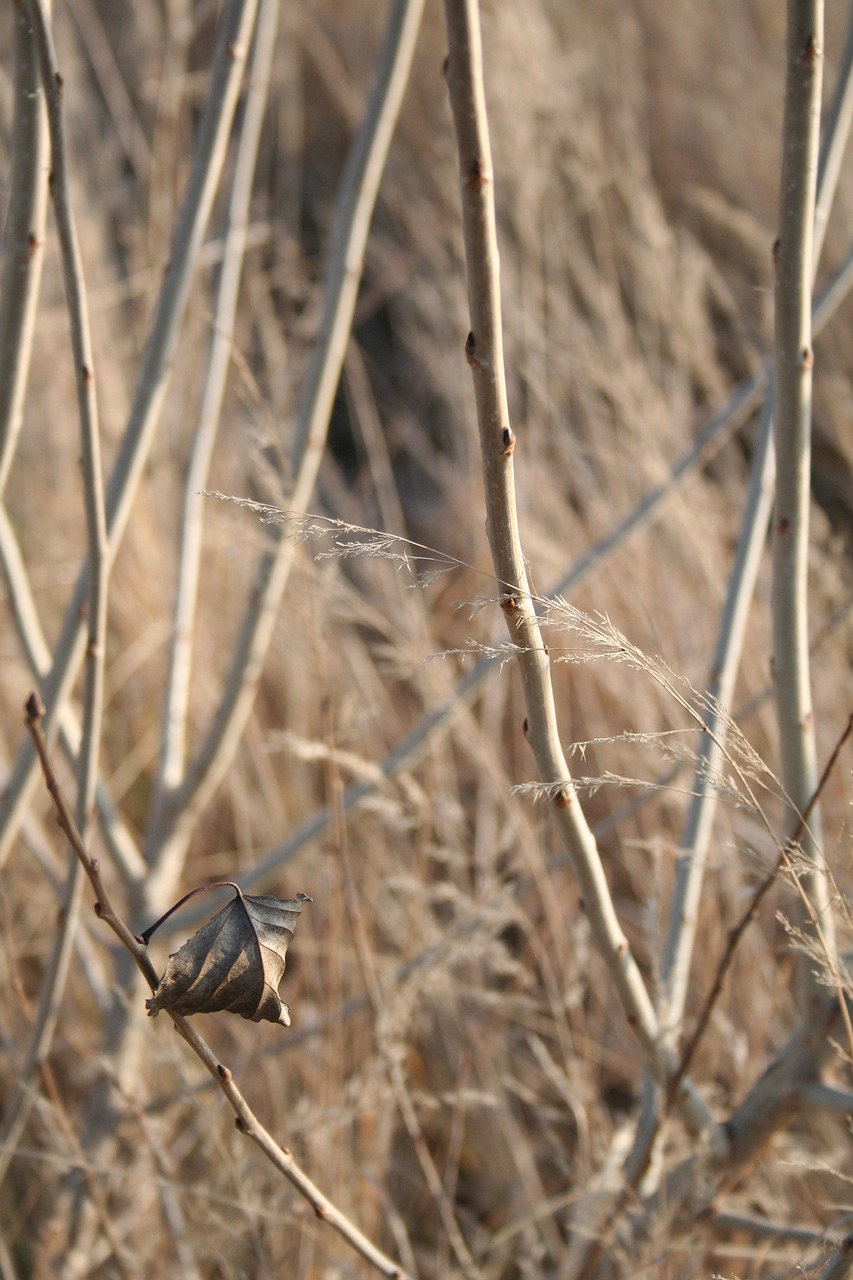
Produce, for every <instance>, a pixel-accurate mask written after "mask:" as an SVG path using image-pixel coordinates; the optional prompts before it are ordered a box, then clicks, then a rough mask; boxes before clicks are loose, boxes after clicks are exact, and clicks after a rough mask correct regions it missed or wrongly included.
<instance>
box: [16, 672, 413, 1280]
mask: <svg viewBox="0 0 853 1280" xmlns="http://www.w3.org/2000/svg"><path fill="white" fill-rule="evenodd" d="M43 717H44V707H43V706H42V704H41V702H40V701H39V698H38V695H37V694H35V693H33V694H30V697H29V698H28V700H27V705H26V720H25V723H26V726H27V728H28V730H29V732H30V735H31V738H32V741H33V745H34V748H35V751H36V754H37V757H38V759H39V760H40V762H41V767H42V772H43V774H44V780H45V784H46V786H47V790H48V792H49V794H50V797H51V800H52V801H53V804H54V807H55V809H56V813H57V818H58V821H59V826H60V828H61V829H62V831H63V832H64V833H65V836H66V837H67V839H68V842H69V844H70V846H71V849H72V851H73V853H74V855H75V856H76V858H77V859H78V860H79V862H80V864H81V866H82V868H83V871H84V872H85V874H86V876H87V877H88V880H89V883H90V885H91V886H92V890H93V892H94V895H95V914H96V915H97V916H98V918H99V919H101V920H103V922H104V924H106V925H107V926H108V927H109V928H110V929H111V930H112V931H113V933H114V934H115V936H116V937H117V938H118V939H119V941H120V942H121V943H122V945H123V946H124V947H125V948H126V949H127V951H128V952H129V953H130V955H131V956H132V958H133V960H134V963H135V964H136V967H137V968H138V969H139V971H140V973H141V974H142V976H143V977H144V979H145V981H146V982H147V983H148V985H149V987H150V988H151V990H152V991H154V990H156V987H157V984H158V982H159V975H158V973H157V970H156V969H155V968H154V965H153V963H152V960H151V957H150V955H149V953H148V949H147V947H145V945H144V944H143V943H142V942H140V941H139V939H138V938H136V937H135V936H134V934H133V933H132V932H131V930H130V928H129V927H128V925H127V924H126V923H125V921H124V919H123V918H122V917H121V915H120V914H119V913H118V911H117V910H116V908H115V907H114V906H113V903H112V900H111V898H110V895H109V892H108V890H107V887H106V885H105V884H104V880H103V877H102V876H101V868H100V865H99V863H98V862H97V861H96V860H95V859H94V858H92V857H90V855H89V852H88V850H87V848H86V845H85V842H84V840H83V838H82V836H81V835H80V831H79V829H78V827H77V824H76V823H75V821H74V818H73V816H72V814H71V810H70V809H69V807H68V805H67V803H66V801H65V797H64V796H63V793H62V788H61V787H60V784H59V780H58V778H57V777H56V774H55V772H54V769H53V764H52V761H51V759H50V753H49V751H48V746H47V740H46V738H45V734H44V730H43V728H42V721H43ZM166 1013H167V1014H168V1016H169V1017H170V1018H171V1019H172V1021H173V1022H174V1024H175V1027H176V1028H177V1030H178V1032H179V1033H180V1035H181V1036H182V1037H183V1038H184V1040H185V1041H186V1042H187V1044H188V1045H189V1046H190V1048H191V1049H192V1050H193V1052H194V1053H195V1054H196V1056H197V1057H198V1058H199V1060H200V1061H201V1062H202V1063H203V1065H204V1067H205V1068H206V1069H207V1071H208V1073H209V1074H210V1075H211V1076H212V1078H213V1079H214V1080H215V1081H216V1082H217V1083H218V1085H219V1087H220V1089H221V1090H222V1092H223V1093H224V1095H225V1097H226V1098H227V1100H228V1102H229V1104H230V1106H231V1109H232V1110H233V1112H234V1115H235V1117H236V1126H237V1128H238V1129H239V1131H240V1132H241V1133H244V1134H245V1135H246V1136H247V1137H249V1138H251V1139H252V1141H253V1142H255V1143H256V1144H257V1145H258V1146H259V1147H260V1148H261V1150H262V1151H263V1152H264V1155H266V1157H267V1159H268V1160H270V1161H271V1163H272V1164H273V1165H274V1166H275V1167H276V1168H277V1169H278V1170H279V1172H280V1173H282V1174H283V1175H284V1176H285V1177H286V1178H287V1180H288V1181H289V1182H290V1183H291V1185H292V1186H294V1187H295V1188H296V1190H297V1191H298V1192H299V1194H300V1195H301V1196H302V1197H303V1198H304V1199H305V1200H307V1201H308V1203H309V1204H310V1205H311V1208H312V1209H313V1210H314V1213H315V1214H316V1215H317V1217H318V1218H320V1219H321V1220H322V1221H323V1222H327V1223H328V1224H329V1226H331V1227H333V1228H334V1230H335V1231H337V1232H338V1234H339V1235H340V1236H342V1237H343V1239H344V1240H346V1241H347V1243H348V1244H349V1245H351V1246H352V1248H353V1249H355V1250H356V1252H357V1253H359V1254H360V1255H361V1256H362V1257H363V1258H364V1259H365V1260H366V1261H367V1262H369V1263H370V1264H371V1265H372V1266H373V1267H375V1268H376V1270H377V1271H379V1272H380V1274H381V1275H384V1276H388V1277H390V1278H391V1280H408V1277H407V1275H406V1273H405V1272H404V1271H403V1270H402V1269H401V1268H400V1267H399V1266H398V1265H397V1264H396V1263H395V1262H394V1261H393V1260H392V1259H391V1258H389V1257H387V1255H386V1254H384V1253H382V1251H381V1250H380V1249H377V1248H376V1246H375V1245H374V1244H373V1243H372V1242H371V1241H370V1240H368V1239H367V1237H366V1236H364V1235H362V1233H361V1232H360V1231H359V1229H358V1227H356V1226H355V1224H354V1223H352V1222H351V1221H350V1219H349V1218H348V1217H347V1216H346V1215H345V1214H344V1213H342V1212H341V1210H340V1209H338V1208H337V1206H336V1205H334V1204H333V1203H332V1202H331V1201H330V1200H329V1199H328V1197H327V1196H325V1195H324V1194H323V1193H322V1191H320V1189H319V1188H318V1187H317V1186H315V1184H314V1183H313V1182H312V1181H311V1179H310V1178H309V1177H308V1175H307V1174H306V1173H305V1172H304V1171H303V1170H302V1168H301V1167H300V1166H299V1165H298V1164H297V1162H296V1160H295V1159H294V1158H293V1154H292V1153H291V1152H290V1151H288V1150H287V1148H286V1147H281V1146H279V1144H278V1143H277V1142H276V1141H275V1139H274V1138H273V1137H272V1135H271V1134H270V1133H269V1132H268V1131H267V1130H266V1129H265V1128H264V1127H263V1125H262V1124H261V1123H260V1121H259V1120H258V1119H257V1117H256V1116H255V1114H254V1112H253V1111H252V1110H251V1108H250V1107H249V1104H248V1103H247V1102H246V1100H245V1098H244V1097H243V1095H242V1093H241V1092H240V1090H239V1088H238V1087H237V1085H236V1083H235V1081H234V1077H233V1075H232V1073H231V1071H230V1070H229V1068H228V1067H226V1066H225V1065H224V1064H223V1063H221V1062H220V1061H219V1059H218V1058H217V1057H216V1055H215V1054H214V1052H213V1050H212V1049H211V1048H210V1047H209V1045H208V1044H207V1042H206V1041H205V1040H203V1039H202V1037H201V1036H200V1035H199V1034H198V1032H197V1031H195V1029H194V1028H193V1027H192V1026H191V1024H190V1023H189V1022H188V1020H187V1019H186V1018H184V1017H182V1016H181V1015H180V1014H176V1013H173V1012H172V1011H171V1010H168V1009H167V1010H166Z"/></svg>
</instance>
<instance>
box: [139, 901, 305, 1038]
mask: <svg viewBox="0 0 853 1280" xmlns="http://www.w3.org/2000/svg"><path fill="white" fill-rule="evenodd" d="M233 888H235V889H236V890H237V897H236V898H233V899H232V901H231V902H229V903H228V905H227V906H226V907H223V908H222V910H221V911H219V912H217V914H216V915H215V916H214V917H213V919H212V920H209V921H208V922H207V924H206V925H203V926H202V927H201V929H199V931H198V933H196V934H194V935H193V937H192V938H190V939H189V940H188V941H187V942H185V943H184V945H183V946H182V947H181V948H180V950H179V951H176V952H175V954H174V955H172V956H170V957H169V963H168V965H167V966H166V972H165V973H164V974H163V977H162V978H161V979H160V983H159V986H158V987H157V990H156V991H155V992H154V995H153V996H152V997H151V999H150V1000H146V1002H145V1007H146V1008H147V1010H148V1014H149V1017H152V1018H156V1016H157V1014H158V1013H159V1012H160V1010H161V1009H170V1010H171V1011H172V1012H173V1013H182V1014H184V1015H188V1014H191V1013H216V1012H217V1011H218V1010H220V1009H224V1010H226V1011H227V1012H228V1013H239V1015H240V1017H241V1018H249V1019H250V1020H251V1021H252V1022H280V1023H281V1024H282V1025H283V1026H285V1027H289V1026H290V1008H289V1006H288V1005H286V1004H284V1003H283V1002H282V1001H281V1000H280V999H279V995H278V987H279V983H280V982H281V979H282V977H283V976H284V966H285V952H286V951H287V946H288V943H289V942H290V940H291V938H292V937H293V930H294V927H295V925H296V918H297V916H298V915H299V913H300V912H301V911H302V907H303V905H304V903H306V902H311V898H310V897H309V896H308V894H307V893H298V894H297V895H296V897H295V898H286V899H281V898H253V897H250V896H249V895H248V894H243V893H241V891H240V889H239V888H238V887H237V885H236V884H235V885H233ZM167 914H170V913H167ZM164 919H165V917H164ZM156 927H157V926H156V925H155V926H153V927H152V929H150V930H148V932H147V934H144V935H142V936H143V939H144V940H145V941H146V942H147V940H148V938H149V937H150V935H151V933H152V932H153V929H154V928H156Z"/></svg>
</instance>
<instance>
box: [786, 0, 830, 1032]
mask: <svg viewBox="0 0 853 1280" xmlns="http://www.w3.org/2000/svg"><path fill="white" fill-rule="evenodd" d="M822 68H823V4H822V3H821V2H820V0H808V2H807V3H804V0H789V2H788V41H787V79H786V87H785V119H784V132H783V150H782V178H781V187H780V197H779V236H778V239H777V241H776V244H775V246H774V262H775V267H776V289H775V303H776V319H775V359H776V463H777V480H776V511H775V516H774V522H773V535H774V536H773V645H774V659H773V660H774V676H775V680H776V705H777V716H778V721H779V741H780V755H781V764H782V781H783V784H784V786H785V790H786V791H787V794H788V796H789V798H790V802H791V806H792V809H793V811H794V815H795V816H794V817H793V819H792V823H793V822H796V815H797V814H799V813H802V812H803V811H804V809H805V806H806V805H807V804H808V802H809V797H810V796H811V795H812V794H813V793H814V790H815V788H816V786H817V779H818V769H817V752H816V747H815V728H814V714H813V710H812V698H811V682H810V673H809V654H808V541H809V495H810V479H811V417H812V366H813V363H814V357H813V353H812V345H811V344H812V331H811V293H812V276H813V271H812V256H813V248H814V242H813V229H814V214H815V191H816V182H817V165H818V146H819V131H820V96H821V81H822ZM821 842H822V832H821V822H820V813H819V811H815V812H814V813H813V814H812V817H811V820H810V822H809V828H808V830H806V831H805V832H804V833H803V836H802V839H801V847H802V850H803V854H804V856H805V858H806V859H807V861H808V863H809V864H810V865H811V866H812V867H813V868H814V870H813V872H812V873H811V874H810V875H808V876H806V878H805V880H804V882H803V883H804V888H805V889H806V891H807V893H808V895H809V898H810V900H811V903H812V906H813V908H814V911H815V913H816V915H817V916H818V917H819V919H820V920H821V922H822V927H823V932H824V935H825V937H826V939H827V943H828V946H829V947H830V948H832V947H833V942H834V930H833V927H832V917H831V912H830V892H829V887H828V884H827V880H826V876H825V871H824V867H823V854H822V851H821ZM830 959H831V956H830ZM813 963H814V962H813V961H812V960H811V959H807V958H806V957H804V956H801V957H800V958H799V963H798V989H799V997H800V1001H801V1005H802V1008H803V1010H804V1012H807V1011H808V1010H809V1009H810V1008H811V1007H812V1006H814V1008H815V1010H816V1011H819V1010H820V1008H821V999H820V996H821V992H820V989H819V988H817V987H816V985H815V981H814V978H813V976H812V972H811V970H812V968H813Z"/></svg>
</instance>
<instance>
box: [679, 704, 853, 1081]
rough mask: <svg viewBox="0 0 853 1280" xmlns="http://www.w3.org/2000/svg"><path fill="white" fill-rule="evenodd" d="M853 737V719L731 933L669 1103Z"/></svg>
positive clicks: (680, 1064)
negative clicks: (741, 948)
mask: <svg viewBox="0 0 853 1280" xmlns="http://www.w3.org/2000/svg"><path fill="white" fill-rule="evenodd" d="M851 733H853V715H851V716H850V718H849V719H848V721H847V724H846V725H845V727H844V730H843V732H842V733H841V736H840V737H839V739H838V741H837V742H836V744H835V746H834V748H833V750H832V754H831V755H830V757H829V759H828V761H827V762H826V765H825V767H824V770H823V773H822V774H821V777H820V781H819V782H818V784H817V786H816V787H815V790H814V792H813V794H812V796H811V797H810V799H809V802H808V804H807V805H806V808H805V811H804V812H803V813H802V814H801V815H800V817H799V819H798V821H797V826H796V827H795V829H794V832H793V834H792V835H791V837H790V839H789V841H788V844H787V846H785V847H784V848H782V849H781V850H780V852H779V856H778V858H777V859H776V863H775V865H774V867H773V869H772V870H771V871H769V872H768V873H767V875H766V876H765V877H764V879H763V880H762V881H761V882H760V884H759V885H758V886H757V888H756V889H755V891H754V893H753V895H752V898H751V899H750V901H749V905H748V906H747V908H746V910H745V911H744V913H743V915H742V916H741V918H740V920H738V922H737V924H736V925H735V926H734V928H733V929H731V930H730V931H729V936H728V941H727V943H726V949H725V951H724V952H723V954H722V956H721V958H720V962H719V964H718V965H717V972H716V973H715V975H714V981H713V983H712V984H711V989H710V990H709V992H708V994H707V996H706V997H705V1001H704V1004H703V1005H702V1011H701V1013H700V1014H699V1017H698V1018H697V1020H696V1026H695V1027H694V1029H693V1032H692V1033H691V1035H690V1038H689V1039H688V1041H687V1043H686V1045H685V1047H684V1050H683V1052H682V1055H681V1062H680V1063H679V1066H678V1071H677V1072H676V1074H675V1075H674V1076H673V1078H672V1081H671V1083H670V1085H669V1089H668V1101H671V1099H672V1097H674V1096H675V1095H674V1092H673V1091H674V1090H675V1089H676V1088H677V1087H678V1082H679V1080H680V1079H681V1078H682V1077H683V1076H684V1074H685V1073H686V1072H687V1071H689V1070H690V1064H691V1062H692V1061H693V1057H694V1054H695V1053H696V1049H697V1048H698V1045H699V1042H700V1041H701V1039H702V1037H703V1035H704V1034H705V1032H706V1030H707V1029H708V1024H709V1021H710V1018H711V1014H712V1013H713V1011H714V1006H715V1005H716V1003H717V1000H718V999H719V997H720V993H721V991H722V989H723V983H724V982H725V978H726V974H727V973H728V971H729V969H730V968H731V964H732V961H733V960H734V955H735V951H736V950H737V948H738V944H739V943H740V940H741V938H742V937H743V935H744V933H745V932H746V930H747V928H748V927H749V925H750V923H751V922H752V921H753V920H754V919H755V917H756V915H757V913H758V908H759V907H760V906H761V903H762V901H763V900H764V897H765V896H766V894H767V893H768V891H769V890H770V889H771V888H772V886H773V885H774V884H775V882H776V880H777V879H778V876H779V873H780V871H781V870H782V868H783V867H784V866H785V863H786V861H787V860H788V859H789V857H790V854H791V852H792V851H793V849H794V848H795V847H796V845H797V844H798V843H799V842H800V840H801V839H802V837H803V834H804V832H805V831H806V830H807V829H808V823H809V819H810V815H811V814H812V812H813V810H814V808H815V806H816V805H817V804H818V803H819V801H820V797H821V795H822V793H823V790H824V788H825V787H826V784H827V782H828V781H829V778H830V776H831V774H832V772H833V770H834V769H835V765H836V763H837V761H838V757H839V755H840V754H841V750H842V748H843V747H844V744H845V743H846V742H847V740H848V739H849V737H850V735H851Z"/></svg>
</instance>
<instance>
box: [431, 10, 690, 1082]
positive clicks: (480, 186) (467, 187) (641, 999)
mask: <svg viewBox="0 0 853 1280" xmlns="http://www.w3.org/2000/svg"><path fill="white" fill-rule="evenodd" d="M445 16H446V20H447V35H448V48H449V54H448V59H447V84H448V88H449V91H450V105H451V110H452V113H453V124H454V129H455V132H456V143H457V149H458V156H459V181H460V189H461V196H462V226H463V236H464V241H465V261H466V268H467V279H468V301H469V306H470V314H471V333H470V334H469V336H468V341H467V343H466V348H465V351H466V356H467V358H468V363H469V365H470V368H471V374H472V377H473V382H474V398H475V401H476V406H477V420H478V423H479V429H480V446H481V452H482V460H483V484H484V489H485V500H486V528H487V532H488V536H489V544H490V547H491V552H492V560H493V562H494V567H495V575H496V577H497V581H498V590H499V592H500V598H501V608H502V610H503V613H504V617H505V619H506V624H507V627H508V629H509V634H510V638H511V640H512V642H513V643H514V644H515V645H516V646H517V657H518V666H519V671H520V674H521V681H522V685H523V689H524V702H525V708H526V712H527V721H526V734H527V738H528V741H529V743H530V746H531V749H532V751H533V755H534V757H535V760H536V765H537V769H538V771H539V774H540V777H541V779H542V781H543V783H545V784H546V787H547V788H548V791H547V794H548V802H549V805H550V808H551V812H552V814H553V817H554V820H555V822H556V824H557V827H558V829H559V832H560V835H561V837H562V839H563V842H564V844H565V847H566V850H567V852H568V854H569V856H570V858H571V860H572V863H573V866H574V868H575V873H576V875H577V877H578V880H579V882H580V886H581V891H582V893H583V898H584V904H585V907H586V911H587V914H588V916H589V920H590V924H591V926H592V931H593V935H594V937H595V941H596V944H597V947H598V950H599V951H600V953H601V955H602V956H603V958H604V960H605V962H606V964H607V966H608V968H609V970H610V973H611V977H612V979H613V983H614V986H615V988H616V990H617V992H618V995H619V999H620V1001H621V1004H622V1007H623V1009H624V1010H625V1014H626V1016H627V1018H628V1021H629V1023H630V1025H631V1027H632V1028H633V1030H634V1032H635V1033H636V1035H637V1037H638V1038H639V1040H640V1042H641V1044H642V1045H643V1047H644V1049H645V1051H646V1053H647V1054H648V1056H649V1059H650V1061H651V1063H652V1064H653V1065H654V1067H655V1069H657V1070H661V1068H662V1064H661V1063H660V1061H659V1053H658V1049H659V1045H658V1024H657V1019H656V1017H655V1012H654V1009H653V1007H652V1002H651V1000H650V998H649V993H648V991H647V989H646V986H645V983H644V982H643V978H642V975H641V973H640V970H639V968H638V966H637V963H636V960H635V959H634V956H633V954H632V952H631V949H630V947H629V945H628V940H627V938H626V937H625V934H624V933H623V931H622V928H621V925H620V924H619V920H618V918H617V916H616V912H615V909H614V906H613V900H612V897H611V894H610V889H609V886H608V884H607V879H606V877H605V874H604V869H603V867H602V864H601V858H600V856H599V852H598V848H597V846H596V842H595V838H594V836H593V834H592V832H591V830H590V828H589V825H588V823H587V821H586V818H585V816H584V814H583V812H582V810H581V806H580V803H579V801H578V797H577V794H576V791H575V787H574V784H573V782H572V779H571V775H570V772H569V767H568V764H567V762H566V758H565V755H564V753H563V749H562V745H561V743H560V735H559V730H558V727H557V716H556V708H555V705H554V697H553V691H552V687H551V670H550V660H549V657H548V652H547V649H546V647H545V644H544V642H543V639H542V635H541V632H540V629H539V623H538V620H537V617H536V610H535V607H534V604H533V601H532V600H531V593H530V588H529V585H528V581H527V573H526V570H525V566H524V557H523V553H522V549H521V540H520V537H519V531H518V516H517V510H516V501H515V479H514V467H513V455H514V452H515V447H516V437H515V434H514V432H513V430H512V427H511V425H510V420H509V408H508V404H507V394H506V379H505V374H504V362H503V337H502V321H501V298H500V265H499V255H498V245H497V233H496V227H495V206H494V177H493V172H492V155H491V145H490V141H489V132H488V122H487V118H486V100H485V88H484V83H483V67H482V45H481V37H480V15H479V9H478V6H477V3H476V0H445ZM663 1073H664V1074H665V1068H664V1069H663Z"/></svg>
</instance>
